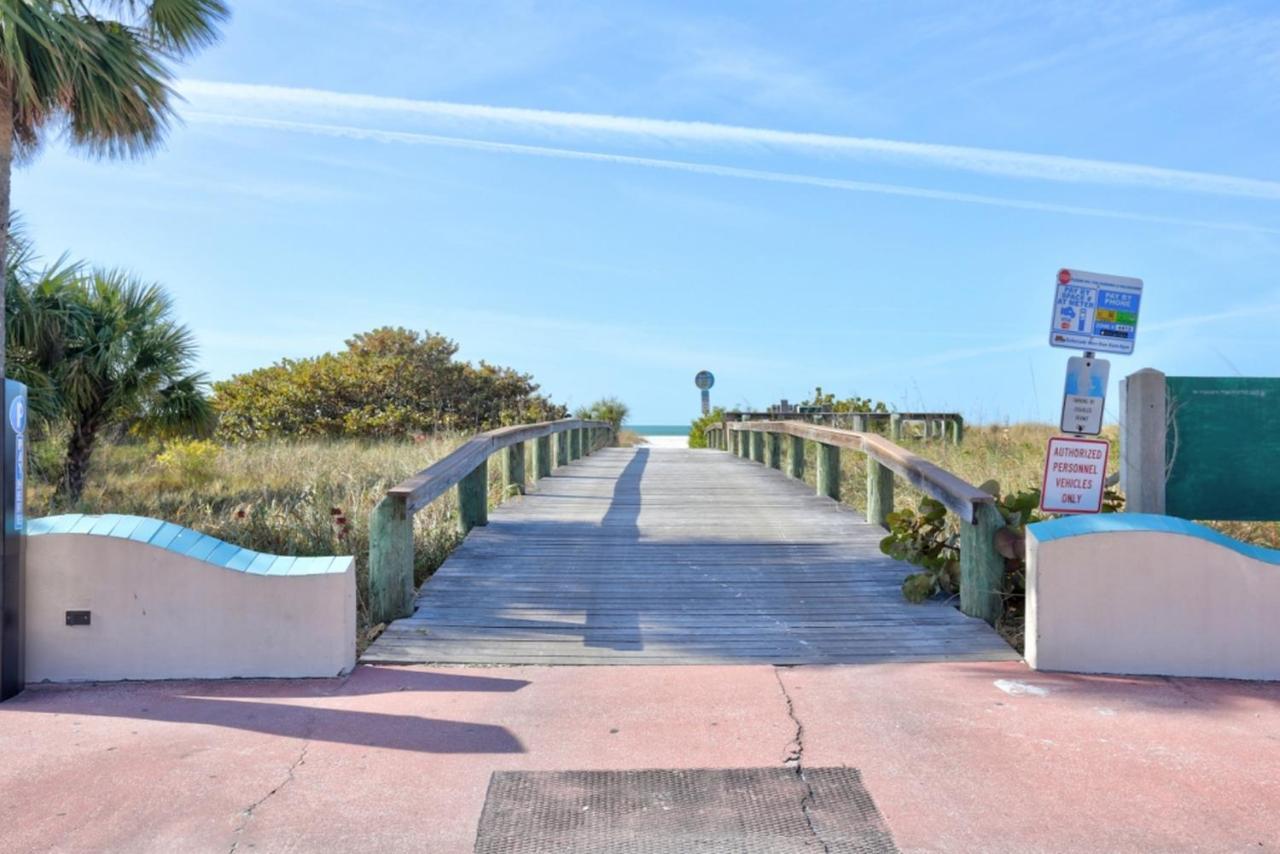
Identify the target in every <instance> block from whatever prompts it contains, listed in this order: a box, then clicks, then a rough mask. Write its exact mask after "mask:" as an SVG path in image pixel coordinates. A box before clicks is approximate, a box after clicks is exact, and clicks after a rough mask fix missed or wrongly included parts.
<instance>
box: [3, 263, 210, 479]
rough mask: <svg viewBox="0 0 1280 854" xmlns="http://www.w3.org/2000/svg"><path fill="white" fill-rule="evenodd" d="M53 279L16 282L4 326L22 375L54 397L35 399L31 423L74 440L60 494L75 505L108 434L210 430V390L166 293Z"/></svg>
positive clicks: (92, 280)
mask: <svg viewBox="0 0 1280 854" xmlns="http://www.w3.org/2000/svg"><path fill="white" fill-rule="evenodd" d="M51 269H52V271H53V273H54V275H53V276H48V275H42V276H37V277H36V278H34V279H33V280H31V281H29V282H26V283H23V282H16V283H15V282H12V280H11V284H10V288H9V290H10V298H11V310H10V311H9V313H8V316H7V318H6V320H7V322H8V326H9V334H10V336H11V341H10V346H11V349H12V352H13V356H14V366H15V368H17V371H16V373H20V374H21V375H22V376H23V378H24V379H25V380H26V381H27V382H28V384H29V385H30V386H31V387H32V388H35V389H40V390H42V391H44V390H47V391H48V394H49V395H50V401H49V403H48V404H43V405H42V404H40V403H37V402H36V401H38V400H39V398H40V396H39V395H37V396H34V397H33V404H32V408H31V411H32V414H33V415H35V416H37V417H39V416H44V417H45V418H46V419H48V420H49V421H51V422H53V423H55V424H61V425H62V426H64V427H65V428H66V429H67V431H68V433H67V448H66V457H65V459H64V462H63V477H62V479H61V481H60V483H59V494H60V495H61V496H62V497H63V498H65V499H68V500H69V501H71V502H73V503H74V502H75V501H77V500H79V498H80V495H81V493H82V492H83V491H84V483H85V476H86V475H87V473H88V470H89V463H90V460H91V459H92V456H93V451H94V447H95V445H96V443H97V441H98V439H99V438H100V437H101V435H102V433H103V431H104V430H106V429H107V428H108V427H110V426H112V425H116V424H130V425H133V426H136V427H140V428H142V430H143V431H144V432H148V433H152V434H161V435H173V434H177V433H183V432H193V431H196V432H199V431H202V430H207V429H208V428H210V427H211V426H212V424H213V421H214V415H213V408H212V406H211V405H210V403H209V399H208V396H207V389H208V382H207V380H206V379H205V376H204V375H203V374H200V373H196V372H194V371H192V369H191V365H192V363H193V362H194V360H195V355H196V353H195V344H194V341H193V339H192V336H191V333H190V332H189V331H188V330H187V329H186V327H184V326H182V325H181V324H179V323H177V322H176V321H175V320H174V318H173V308H172V303H171V302H170V300H169V296H168V294H166V293H165V292H164V290H163V289H162V288H160V287H159V286H158V285H150V284H146V283H143V282H139V281H138V280H136V279H134V278H132V277H130V276H129V275H127V274H126V273H123V272H120V271H118V270H95V271H92V272H89V273H84V272H83V271H81V270H79V269H78V268H74V267H68V266H67V265H66V264H65V262H62V263H60V264H59V265H55V267H54V268H51ZM68 269H70V270H71V271H72V272H70V273H67V272H66V271H67V270H68ZM48 272H49V271H48V270H46V273H48Z"/></svg>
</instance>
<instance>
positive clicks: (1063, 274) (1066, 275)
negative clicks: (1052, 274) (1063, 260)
mask: <svg viewBox="0 0 1280 854" xmlns="http://www.w3.org/2000/svg"><path fill="white" fill-rule="evenodd" d="M1069 281H1071V271H1070V270H1068V269H1067V268H1065V267H1063V268H1062V269H1061V270H1059V271H1058V284H1060V285H1065V284H1066V283H1067V282H1069Z"/></svg>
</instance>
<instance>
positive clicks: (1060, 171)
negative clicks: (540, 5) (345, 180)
mask: <svg viewBox="0 0 1280 854" xmlns="http://www.w3.org/2000/svg"><path fill="white" fill-rule="evenodd" d="M177 89H178V91H179V93H180V94H182V95H184V96H185V97H187V98H189V99H193V100H207V99H213V100H221V101H224V102H227V101H230V102H236V103H238V104H242V105H258V106H263V107H268V108H270V109H272V110H280V109H283V108H305V109H310V110H327V111H331V112H333V111H336V112H339V113H342V114H344V115H346V116H348V117H350V116H352V115H353V114H359V115H367V114H370V113H382V114H394V115H401V116H418V117H424V118H430V119H436V120H445V121H449V122H453V123H470V124H485V125H496V126H501V127H508V128H520V129H525V130H529V129H537V130H542V131H558V132H562V133H563V132H572V133H577V134H589V135H593V136H602V135H607V136H616V137H626V138H630V139H633V140H639V141H644V142H655V143H662V144H668V145H669V144H671V143H692V144H713V145H737V146H746V147H755V148H760V147H764V148H770V149H780V148H785V149H789V150H793V151H795V150H801V151H806V152H808V153H826V154H842V155H850V156H863V157H866V156H872V157H879V158H882V159H889V160H896V161H900V162H912V163H917V164H924V165H930V166H938V167H943V168H948V169H956V170H961V171H967V172H977V173H983V174H990V175H1004V176H1011V177H1018V178H1033V179H1039V180H1045V181H1060V182H1071V183H1093V184H1110V185H1122V186H1140V187H1149V188H1158V189H1165V190H1181V191H1189V192H1196V193H1207V194H1212V195H1220V196H1244V197H1252V198H1259V199H1280V181H1268V180H1262V179H1257V178H1245V177H1240V176H1236V175H1223V174H1219V173H1213V172H1198V171H1192V170H1184V169H1167V168H1163V167H1159V166H1148V165H1144V164H1140V163H1123V162H1116V161H1110V160H1091V159H1086V158H1078V157H1063V156H1059V155H1052V154H1034V153H1028V152H1021V151H1007V150H1002V149H993V148H977V147H972V146H959V145H939V144H932V143H920V142H904V141H900V140H892V139H877V138H873V137H858V136H844V135H839V134H826V133H804V132H797V131H787V130H774V129H769V128H756V127H744V126H739V125H726V124H717V123H714V122H693V121H673V120H668V119H649V118H638V117H632V116H611V115H604V114H600V113H575V112H563V111H556V110H535V109H524V108H516V107H497V106H491V105H485V104H460V103H453V102H448V101H425V100H417V99H412V98H388V97H384V96H380V95H362V94H351V93H344V92H332V91H327V90H322V89H304V88H293V87H284V86H261V85H256V84H245V83H223V82H216V81H207V80H183V81H180V82H179V84H178V86H177Z"/></svg>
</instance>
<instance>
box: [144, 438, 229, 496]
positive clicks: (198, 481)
mask: <svg viewBox="0 0 1280 854" xmlns="http://www.w3.org/2000/svg"><path fill="white" fill-rule="evenodd" d="M219 450H220V449H219V447H218V446H217V445H215V444H214V443H213V442H210V441H209V440H207V439H191V440H189V441H185V442H184V441H182V440H172V441H169V442H167V443H165V446H164V450H163V451H161V452H160V453H159V454H157V455H156V465H157V466H158V467H159V468H160V470H161V472H162V473H163V475H164V479H165V482H166V483H169V484H175V485H179V486H202V485H204V484H206V483H208V482H209V481H211V480H213V477H214V474H215V473H216V471H217V465H218V453H219Z"/></svg>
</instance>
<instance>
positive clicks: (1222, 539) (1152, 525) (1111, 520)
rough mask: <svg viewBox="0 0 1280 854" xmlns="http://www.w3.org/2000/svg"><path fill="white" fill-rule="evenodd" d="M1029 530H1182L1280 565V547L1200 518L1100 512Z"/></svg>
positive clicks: (1045, 536) (1040, 536) (1052, 535)
mask: <svg viewBox="0 0 1280 854" xmlns="http://www.w3.org/2000/svg"><path fill="white" fill-rule="evenodd" d="M1027 530H1028V531H1030V532H1032V533H1033V534H1035V535H1036V539H1037V540H1039V541H1040V542H1042V543H1047V542H1051V541H1053V540H1063V539H1066V538H1068V537H1083V536H1085V535H1087V534H1120V533H1125V532H1131V531H1132V532H1143V531H1145V532H1152V533H1159V534H1180V535H1182V536H1184V537H1195V538H1196V539H1199V540H1208V541H1209V542H1211V543H1214V544H1216V545H1219V546H1222V547H1223V548H1226V549H1231V550H1232V551H1234V552H1239V553H1240V554H1242V555H1244V556H1245V557H1249V558H1253V559H1254V560H1258V561H1262V562H1263V563H1271V564H1276V565H1280V550H1276V549H1269V548H1266V547H1265V546H1255V545H1251V544H1249V543H1242V542H1240V541H1239V540H1233V539H1232V538H1231V537H1228V536H1227V535H1226V534H1223V533H1220V532H1218V531H1215V530H1214V529H1213V528H1209V527H1206V526H1204V525H1201V524H1199V523H1197V522H1190V521H1188V520H1186V519H1179V518H1178V517H1177V516H1160V515H1158V514H1155V513H1099V514H1097V515H1090V516H1085V515H1081V516H1063V517H1061V518H1059V519H1050V520H1049V521H1047V522H1036V523H1035V524H1034V525H1028V526H1027Z"/></svg>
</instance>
